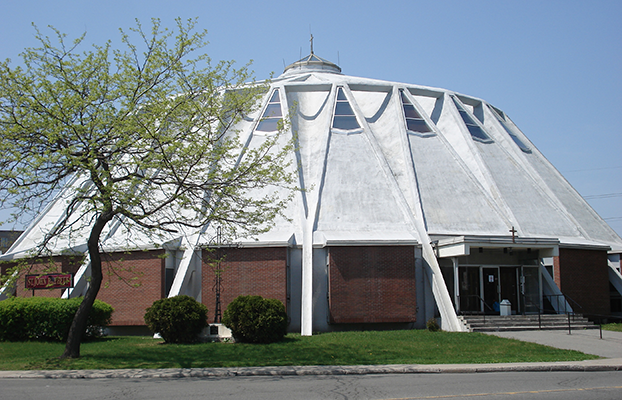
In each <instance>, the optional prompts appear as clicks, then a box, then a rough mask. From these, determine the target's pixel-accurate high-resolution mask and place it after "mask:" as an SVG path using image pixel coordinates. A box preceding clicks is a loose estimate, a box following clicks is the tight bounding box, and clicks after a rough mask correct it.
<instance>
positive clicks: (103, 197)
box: [0, 19, 292, 358]
mask: <svg viewBox="0 0 622 400" xmlns="http://www.w3.org/2000/svg"><path fill="white" fill-rule="evenodd" d="M35 29H36V28H35ZM51 29H52V30H53V32H54V35H53V39H50V38H49V37H47V36H45V35H43V34H42V33H41V32H40V31H39V30H38V29H36V32H37V34H36V38H37V39H38V43H39V45H40V47H37V48H28V49H26V50H25V51H24V52H23V53H22V54H21V57H22V63H21V64H20V65H17V66H11V61H10V60H6V61H4V62H2V63H0V129H1V130H2V136H3V138H2V141H1V142H0V207H9V206H10V207H17V208H19V209H20V212H22V211H28V210H31V209H33V208H36V206H37V205H40V204H44V203H45V202H46V201H47V200H50V199H51V198H53V197H54V196H56V195H58V193H59V192H61V193H63V197H62V198H63V199H64V200H65V201H66V203H65V206H64V207H65V209H64V214H63V215H62V217H61V218H60V220H59V222H58V223H57V224H56V225H55V226H54V227H53V228H52V229H50V231H49V232H47V233H46V235H45V236H44V238H43V240H42V242H41V244H40V246H39V247H38V248H37V254H36V255H37V256H42V255H46V254H50V252H51V251H52V250H51V249H52V248H53V247H54V245H55V243H58V242H55V240H57V239H58V238H65V239H64V240H69V241H73V242H74V243H75V242H76V241H80V240H82V243H84V241H86V244H87V249H88V256H89V257H90V262H91V277H90V284H89V288H88V290H87V292H86V294H85V297H84V301H83V302H82V303H81V306H80V308H79V309H78V311H77V312H76V314H75V317H74V320H73V323H72V326H71V330H70V333H69V337H68V339H67V344H66V348H65V351H64V353H63V355H62V357H71V358H73V357H79V355H80V341H81V337H82V335H83V333H84V331H85V329H86V322H87V317H88V315H89V312H90V310H91V308H92V305H93V302H94V300H95V298H96V296H97V293H98V291H99V288H100V286H101V282H102V259H101V241H102V237H103V236H102V235H103V234H104V233H105V232H106V229H107V225H108V224H109V223H110V222H111V221H112V220H113V219H118V220H121V221H122V222H123V223H124V224H126V225H129V226H131V229H133V230H137V229H142V230H143V231H144V232H147V233H151V234H154V235H158V234H172V233H174V232H180V233H179V235H181V234H183V232H186V233H188V232H192V231H193V229H194V230H196V229H195V228H201V227H203V226H205V225H206V224H208V223H212V224H218V225H219V226H222V227H223V228H224V229H225V230H227V231H228V232H229V234H234V232H236V231H238V230H243V231H245V232H248V233H250V234H256V233H258V232H261V231H265V230H267V229H269V227H270V222H271V221H272V220H273V219H274V218H275V217H276V216H277V215H278V214H279V213H280V211H281V210H282V209H283V208H284V206H285V204H286V202H287V201H289V197H291V193H292V192H291V191H288V192H287V193H289V195H286V196H284V197H283V196H282V197H278V196H276V194H274V193H269V192H270V191H268V190H263V191H262V189H263V188H265V187H267V186H270V185H280V186H285V187H287V188H291V187H292V175H291V174H290V173H288V172H287V171H288V167H289V161H288V160H290V158H289V155H288V153H289V152H290V150H291V143H292V142H291V140H289V141H286V142H287V145H285V146H282V145H280V144H279V145H278V146H277V144H278V143H280V142H283V141H282V140H279V135H275V136H272V137H264V138H262V139H261V140H263V142H261V143H260V144H258V145H257V146H254V147H252V148H250V147H249V148H246V149H245V148H244V146H242V145H241V144H240V143H241V141H242V140H240V139H241V138H239V137H238V135H237V132H236V131H235V126H236V123H238V122H239V121H241V119H242V118H243V117H244V116H245V115H247V114H248V113H249V112H250V111H252V110H253V107H256V104H258V102H257V100H258V96H260V95H261V94H262V93H264V92H265V90H266V88H267V86H266V85H265V84H257V83H254V84H245V82H249V80H252V78H253V77H252V73H251V72H250V71H249V70H248V65H246V66H243V67H241V68H239V69H237V68H235V66H234V64H233V62H218V63H215V64H213V63H212V62H211V60H210V59H209V57H207V56H206V55H204V54H200V55H198V56H195V55H196V54H197V52H199V51H200V50H201V49H203V48H204V47H205V46H206V45H207V42H206V41H205V35H206V32H205V31H197V30H196V20H188V21H182V20H180V19H177V20H176V26H175V28H174V29H172V30H169V29H166V28H164V27H162V25H161V22H160V21H159V20H157V19H154V20H153V21H152V25H151V29H150V30H145V29H143V26H142V25H141V24H140V23H139V22H138V21H137V22H136V26H135V27H133V28H131V29H130V30H129V31H123V30H121V43H122V45H121V46H120V49H113V47H112V44H111V42H110V41H109V42H107V43H105V44H103V45H94V46H93V47H92V48H89V49H88V50H87V51H83V52H79V51H78V49H79V48H80V46H81V45H82V44H83V41H84V38H85V36H84V35H83V36H82V37H80V38H78V39H77V40H75V41H73V42H71V43H69V42H68V41H67V39H66V36H65V35H63V34H61V33H60V32H59V31H57V30H56V29H54V28H51ZM63 187H70V188H71V193H70V195H69V194H66V192H62V191H61V189H62V188H63ZM253 190H255V193H257V192H260V193H268V194H265V195H263V196H257V195H255V196H251V195H250V192H251V191H253ZM87 238H88V239H87ZM154 243H156V241H155V237H154Z"/></svg>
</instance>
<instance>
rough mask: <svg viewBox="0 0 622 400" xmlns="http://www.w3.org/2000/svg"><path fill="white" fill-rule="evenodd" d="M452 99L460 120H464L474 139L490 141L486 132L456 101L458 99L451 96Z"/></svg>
mask: <svg viewBox="0 0 622 400" xmlns="http://www.w3.org/2000/svg"><path fill="white" fill-rule="evenodd" d="M452 99H453V101H454V104H455V105H456V108H457V109H458V111H459V112H460V116H461V117H462V120H463V121H464V124H465V125H466V127H467V129H468V130H469V133H470V134H471V136H472V137H473V138H475V139H479V140H480V141H484V142H488V141H492V140H491V139H490V137H489V136H488V135H487V134H486V132H484V130H483V129H482V127H481V126H479V125H478V124H477V123H476V122H475V121H474V120H473V118H471V116H470V115H469V113H467V112H466V110H465V109H464V107H462V105H461V104H460V103H459V102H458V100H456V98H455V97H453V96H452Z"/></svg>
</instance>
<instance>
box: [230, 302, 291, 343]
mask: <svg viewBox="0 0 622 400" xmlns="http://www.w3.org/2000/svg"><path fill="white" fill-rule="evenodd" d="M222 323H223V324H224V325H225V326H227V328H229V329H231V333H232V334H233V337H234V338H235V340H236V341H239V342H245V343H272V342H278V341H280V340H282V339H283V336H285V334H286V333H287V324H288V321H287V312H285V306H283V303H281V302H280V301H278V300H276V299H264V298H263V297H261V296H239V297H238V298H236V299H235V300H233V301H232V302H231V303H230V304H229V306H228V307H227V309H226V310H225V312H224V313H223V316H222Z"/></svg>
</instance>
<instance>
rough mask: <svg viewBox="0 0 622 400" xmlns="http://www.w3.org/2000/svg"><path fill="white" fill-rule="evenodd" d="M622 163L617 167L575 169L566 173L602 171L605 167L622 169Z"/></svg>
mask: <svg viewBox="0 0 622 400" xmlns="http://www.w3.org/2000/svg"><path fill="white" fill-rule="evenodd" d="M621 168H622V165H619V166H616V167H601V168H586V169H573V170H571V171H565V172H564V173H568V172H583V171H602V170H605V169H621Z"/></svg>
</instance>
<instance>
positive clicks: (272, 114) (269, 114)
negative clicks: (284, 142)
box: [255, 89, 283, 132]
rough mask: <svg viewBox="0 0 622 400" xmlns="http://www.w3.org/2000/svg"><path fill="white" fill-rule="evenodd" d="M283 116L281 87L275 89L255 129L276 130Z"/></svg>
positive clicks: (262, 130)
mask: <svg viewBox="0 0 622 400" xmlns="http://www.w3.org/2000/svg"><path fill="white" fill-rule="evenodd" d="M282 117H283V114H282V112H281V98H280V96H279V89H275V90H274V92H273V93H272V97H270V101H269V102H268V105H267V106H266V109H265V110H264V112H263V115H262V116H261V120H260V121H259V123H258V124H257V128H255V130H256V131H260V132H276V131H277V130H278V129H279V128H278V127H279V122H280V121H281V119H282Z"/></svg>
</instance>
